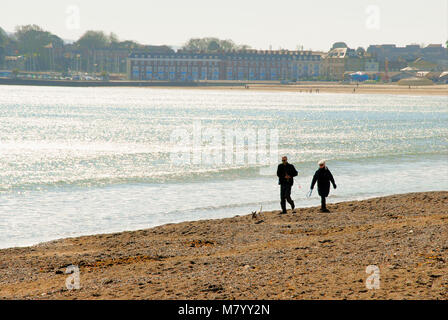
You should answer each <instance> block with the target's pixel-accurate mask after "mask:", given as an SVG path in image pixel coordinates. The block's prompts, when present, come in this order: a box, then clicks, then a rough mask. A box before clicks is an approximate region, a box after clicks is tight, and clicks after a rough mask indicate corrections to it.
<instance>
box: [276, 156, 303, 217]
mask: <svg viewBox="0 0 448 320" xmlns="http://www.w3.org/2000/svg"><path fill="white" fill-rule="evenodd" d="M297 174H298V173H297V170H296V168H294V166H293V165H292V164H289V163H288V158H287V157H282V163H281V164H279V166H278V169H277V177H278V184H279V185H280V200H281V202H280V204H281V206H282V214H286V201H288V203H289V204H290V205H291V208H292V211H293V212H294V209H295V205H294V201H292V199H291V188H292V186H293V185H294V177H296V176H297Z"/></svg>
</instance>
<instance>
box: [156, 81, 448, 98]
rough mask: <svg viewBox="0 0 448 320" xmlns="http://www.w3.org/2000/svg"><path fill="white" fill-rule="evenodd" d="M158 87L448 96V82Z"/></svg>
mask: <svg viewBox="0 0 448 320" xmlns="http://www.w3.org/2000/svg"><path fill="white" fill-rule="evenodd" d="M157 88H158V89H180V88H182V89H192V90H197V89H200V90H249V91H250V90H252V91H254V90H256V91H274V92H278V91H284V92H297V93H304V94H305V93H308V94H319V93H324V94H325V93H344V94H393V95H415V96H421V95H424V96H427V95H435V96H448V84H437V85H429V86H411V87H410V88H409V87H408V86H401V85H398V84H395V83H392V84H360V85H359V86H357V85H356V84H337V83H331V82H330V83H328V82H315V83H298V84H291V85H280V84H248V87H247V88H246V87H244V86H213V84H212V83H211V84H209V85H208V86H199V87H187V86H186V87H157Z"/></svg>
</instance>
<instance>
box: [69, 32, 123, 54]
mask: <svg viewBox="0 0 448 320" xmlns="http://www.w3.org/2000/svg"><path fill="white" fill-rule="evenodd" d="M114 40H115V39H114ZM117 40H118V39H117ZM75 44H76V45H77V46H78V47H79V48H81V49H90V50H92V49H104V48H108V47H110V45H111V38H110V37H109V36H108V35H106V34H105V33H104V32H103V31H93V30H89V31H87V32H86V33H84V34H83V35H82V36H81V38H79V40H78V41H76V43H75Z"/></svg>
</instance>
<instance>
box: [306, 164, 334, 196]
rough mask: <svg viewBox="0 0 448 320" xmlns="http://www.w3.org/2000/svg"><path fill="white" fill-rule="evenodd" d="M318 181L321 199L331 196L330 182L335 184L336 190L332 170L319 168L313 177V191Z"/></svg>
mask: <svg viewBox="0 0 448 320" xmlns="http://www.w3.org/2000/svg"><path fill="white" fill-rule="evenodd" d="M316 181H317V190H318V191H319V195H320V196H321V197H328V195H329V194H330V181H331V183H332V184H333V188H335V189H336V183H335V182H334V179H333V175H332V174H331V172H330V170H329V169H328V168H327V167H325V168H319V169H318V170H317V171H316V173H315V174H314V177H313V182H311V190H312V189H314V185H315V184H316Z"/></svg>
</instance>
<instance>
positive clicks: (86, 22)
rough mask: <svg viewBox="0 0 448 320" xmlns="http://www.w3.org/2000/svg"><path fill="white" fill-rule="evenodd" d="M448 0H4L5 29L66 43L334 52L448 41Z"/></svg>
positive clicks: (0, 12) (1, 23)
mask: <svg viewBox="0 0 448 320" xmlns="http://www.w3.org/2000/svg"><path fill="white" fill-rule="evenodd" d="M447 20H448V0H412V1H410V0H339V1H335V0H312V1H311V0H307V1H303V0H220V1H217V0H156V1H155V0H126V1H116V0H57V1H56V0H38V1H36V0H21V1H17V0H1V3H0V27H2V28H3V29H4V30H6V31H8V32H12V31H14V29H15V26H17V25H25V24H37V25H39V26H41V27H42V28H44V29H45V30H47V31H50V32H52V33H54V34H57V35H58V36H60V37H61V38H63V39H65V40H77V39H78V38H79V37H80V36H81V35H82V34H83V33H84V32H85V31H87V30H102V31H105V32H107V33H110V32H114V33H116V34H117V35H118V37H119V39H120V40H135V41H138V42H140V43H143V44H153V45H161V44H166V45H172V46H181V45H182V44H184V43H185V42H186V41H188V39H190V38H198V37H218V38H221V39H232V40H234V41H235V42H236V43H238V44H247V45H250V46H251V47H253V48H255V49H269V48H272V49H279V48H283V49H289V50H295V49H297V48H301V47H302V46H303V49H305V50H308V49H312V50H321V51H328V50H329V48H330V47H331V45H332V44H333V43H334V42H337V41H343V42H346V43H347V45H348V46H349V47H351V48H357V47H359V46H362V47H365V48H366V47H367V46H368V45H370V44H397V45H399V46H403V45H406V44H425V45H427V44H430V43H445V41H446V40H447V39H448V22H447Z"/></svg>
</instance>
